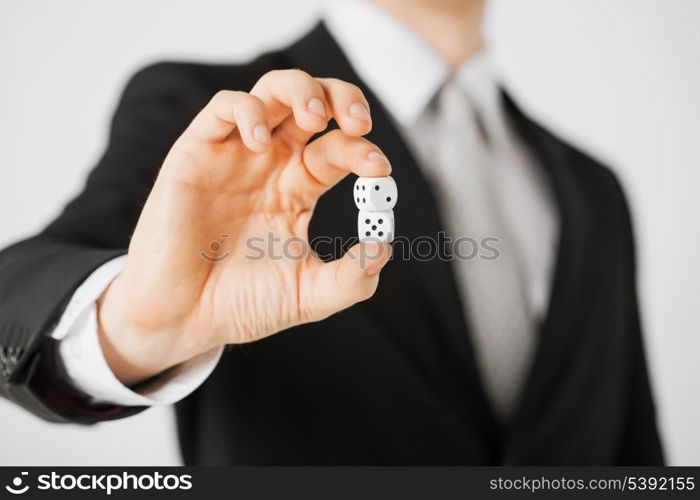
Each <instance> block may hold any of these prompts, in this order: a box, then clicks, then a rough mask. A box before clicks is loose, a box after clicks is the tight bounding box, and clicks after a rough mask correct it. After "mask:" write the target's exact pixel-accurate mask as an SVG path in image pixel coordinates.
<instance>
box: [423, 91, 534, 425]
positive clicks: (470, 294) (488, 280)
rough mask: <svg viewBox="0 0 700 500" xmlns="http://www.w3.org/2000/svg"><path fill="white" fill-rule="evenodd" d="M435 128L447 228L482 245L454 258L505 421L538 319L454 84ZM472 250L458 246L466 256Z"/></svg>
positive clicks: (486, 163)
mask: <svg viewBox="0 0 700 500" xmlns="http://www.w3.org/2000/svg"><path fill="white" fill-rule="evenodd" d="M435 125H436V126H437V127H438V128H439V131H440V135H439V137H440V139H439V140H438V143H437V144H435V146H436V148H435V149H434V151H435V158H434V160H435V161H434V162H433V165H434V167H435V168H437V169H440V170H442V171H441V172H439V174H440V175H433V176H432V177H433V182H434V185H435V186H434V187H435V188H436V191H437V194H438V203H439V206H440V209H441V212H442V214H443V217H444V219H445V223H446V225H447V227H446V229H447V231H448V234H449V235H450V236H452V237H453V238H455V239H457V238H460V237H468V238H471V239H473V240H475V241H477V242H479V250H480V251H479V254H478V256H477V257H472V258H470V259H463V258H461V259H460V258H458V259H455V261H454V269H455V272H456V277H457V282H458V286H459V288H460V291H461V293H462V297H463V300H464V303H465V310H466V313H467V316H468V321H469V325H470V332H471V335H472V343H473V345H474V351H475V355H476V359H477V363H478V365H479V368H480V373H481V375H482V380H483V383H484V386H485V389H486V391H487V394H488V395H489V397H490V399H491V401H492V404H493V407H494V409H495V411H496V413H497V415H499V416H500V417H501V418H502V419H504V420H505V419H507V418H508V417H509V416H510V415H511V413H512V411H513V409H514V406H515V405H516V404H517V402H518V398H519V396H520V391H521V388H522V386H523V384H524V382H525V378H526V376H527V371H528V369H529V366H530V362H531V359H532V354H533V350H534V345H535V339H534V327H533V320H532V317H531V313H530V311H529V308H528V307H527V302H526V297H525V294H524V286H523V278H522V275H521V272H520V269H519V267H518V260H517V258H516V255H515V248H514V246H513V245H512V244H511V242H510V238H509V235H508V231H507V228H506V225H505V224H504V221H503V217H502V216H501V214H500V213H499V205H498V203H497V202H496V198H495V197H494V192H493V189H492V184H491V182H490V177H491V176H490V172H489V168H490V167H491V166H492V165H493V163H492V162H493V159H492V157H491V154H490V152H489V148H488V144H487V142H486V141H485V139H484V137H483V136H482V135H481V131H480V128H479V123H478V119H477V114H476V112H475V110H474V108H473V106H472V104H471V102H470V99H469V96H468V95H467V94H466V93H465V92H464V90H463V89H462V88H461V87H460V85H459V83H458V82H457V81H456V80H455V79H454V78H453V79H451V80H449V81H448V82H447V84H446V85H445V86H444V87H443V88H442V90H441V91H440V93H439V95H438V99H437V116H436V123H435ZM486 238H498V241H497V242H495V243H494V241H493V240H490V241H491V243H489V244H488V246H490V247H495V248H497V251H498V257H497V258H493V257H494V252H491V251H489V250H486V251H484V249H483V247H482V244H483V243H485V242H486V241H488V240H485V239H486ZM470 241H471V240H470ZM472 247H473V246H472V245H470V244H463V245H460V248H461V249H462V254H463V256H465V255H464V254H469V253H470V250H472ZM489 257H490V258H489Z"/></svg>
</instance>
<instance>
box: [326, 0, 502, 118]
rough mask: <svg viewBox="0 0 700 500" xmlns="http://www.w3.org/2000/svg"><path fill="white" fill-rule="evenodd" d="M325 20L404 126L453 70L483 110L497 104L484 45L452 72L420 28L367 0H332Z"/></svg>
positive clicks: (343, 48) (381, 98) (496, 91)
mask: <svg viewBox="0 0 700 500" xmlns="http://www.w3.org/2000/svg"><path fill="white" fill-rule="evenodd" d="M325 22H326V25H327V26H328V29H329V31H330V32H331V34H332V35H333V37H334V38H335V39H336V41H337V42H338V44H339V45H340V47H341V49H342V50H343V52H344V53H345V55H346V57H347V58H348V60H349V61H350V63H351V64H352V66H353V68H354V69H355V71H356V72H357V74H358V75H359V76H360V78H362V80H363V81H364V82H365V83H366V84H367V85H368V86H369V88H370V89H372V91H373V92H374V94H375V95H376V96H377V97H378V98H379V100H380V101H381V102H382V104H384V106H385V107H386V108H387V110H388V111H389V112H390V113H391V115H392V116H393V117H394V119H395V120H396V121H397V122H398V123H399V125H401V126H404V127H407V126H410V125H411V124H413V123H415V121H416V120H417V118H418V117H419V116H420V115H421V113H423V111H424V110H425V109H426V107H427V106H428V103H429V102H430V100H431V99H432V98H433V96H435V94H436V93H437V92H438V91H439V90H440V88H441V86H442V85H443V84H444V83H445V81H447V79H448V78H450V76H452V75H454V77H456V78H457V80H458V81H459V82H460V85H462V87H463V88H464V90H465V91H466V92H467V94H468V95H469V96H470V98H472V101H473V104H474V106H475V107H476V109H477V112H478V113H479V114H480V115H481V114H486V115H489V114H492V113H493V112H494V111H495V107H497V106H498V89H497V86H496V85H495V82H494V81H493V79H492V77H491V71H490V68H489V65H488V62H487V58H486V56H485V53H484V51H483V50H482V51H480V52H479V53H477V54H475V55H473V56H472V57H470V58H469V59H468V60H467V61H465V63H464V64H462V65H461V66H460V67H459V68H457V70H456V71H453V70H452V69H451V68H450V67H449V65H448V64H447V63H446V62H445V61H444V59H443V58H442V57H441V56H440V54H439V53H438V52H437V51H436V50H435V49H434V48H433V47H432V46H431V45H430V44H429V43H428V42H427V41H426V40H424V39H423V38H422V37H421V36H420V35H419V34H418V33H416V32H415V31H413V30H412V29H411V28H410V27H409V26H408V25H406V24H404V23H403V22H401V21H400V20H398V19H396V18H394V17H393V16H391V14H389V13H388V12H386V11H385V10H384V9H382V8H380V7H378V6H376V5H374V4H373V3H372V2H370V1H367V0H337V1H335V2H332V3H331V5H330V6H329V7H328V8H327V9H326V12H325Z"/></svg>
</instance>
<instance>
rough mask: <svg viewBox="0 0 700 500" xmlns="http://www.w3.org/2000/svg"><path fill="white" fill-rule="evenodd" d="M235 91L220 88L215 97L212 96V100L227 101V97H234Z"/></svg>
mask: <svg viewBox="0 0 700 500" xmlns="http://www.w3.org/2000/svg"><path fill="white" fill-rule="evenodd" d="M232 94H233V91H232V90H219V91H218V92H217V93H216V94H214V97H212V99H211V100H212V101H217V102H218V101H225V100H226V99H230V98H231V97H232Z"/></svg>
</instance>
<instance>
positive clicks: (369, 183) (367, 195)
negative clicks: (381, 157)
mask: <svg viewBox="0 0 700 500" xmlns="http://www.w3.org/2000/svg"><path fill="white" fill-rule="evenodd" d="M352 193H353V198H354V199H355V205H356V206H357V208H358V209H360V210H369V211H371V212H378V211H384V210H392V209H393V208H394V206H395V205H396V199H397V198H398V196H399V193H398V190H397V189H396V182H394V179H392V178H391V177H358V178H357V180H356V181H355V186H354V187H353V192H352Z"/></svg>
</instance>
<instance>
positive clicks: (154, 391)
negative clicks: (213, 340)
mask: <svg viewBox="0 0 700 500" xmlns="http://www.w3.org/2000/svg"><path fill="white" fill-rule="evenodd" d="M126 258H127V256H126V255H123V256H121V257H117V258H116V259H113V260H110V261H109V262H107V263H105V264H103V265H102V266H100V267H99V268H97V269H96V270H95V271H94V272H93V273H92V274H91V275H90V276H89V277H88V279H87V280H85V282H83V284H82V285H80V287H79V288H78V289H77V290H76V291H75V293H74V294H73V297H72V298H71V300H70V302H69V303H68V306H67V307H66V310H65V311H64V313H63V315H62V316H61V319H60V320H59V322H58V324H57V325H56V328H55V329H54V330H53V332H51V337H53V338H54V339H57V340H58V341H59V342H58V354H59V357H60V359H61V361H62V363H63V366H64V368H65V370H66V374H67V377H68V382H69V383H70V384H71V385H72V386H73V387H75V388H76V389H78V390H79V391H81V392H82V393H84V394H86V395H87V396H88V397H90V399H91V400H92V401H93V402H95V403H107V404H114V405H121V406H153V405H165V404H171V403H175V402H177V401H179V400H181V399H183V398H184V397H186V396H187V395H189V394H190V393H192V392H193V391H194V390H195V389H197V387H199V386H200V385H201V384H202V383H203V382H204V381H205V380H206V379H207V377H209V375H210V374H211V372H212V371H213V370H214V368H215V367H216V365H217V364H218V362H219V359H220V358H221V353H222V352H223V349H222V348H215V349H212V350H211V351H208V352H206V353H204V354H201V355H199V356H196V357H194V358H192V359H190V360H188V361H186V362H184V363H181V364H179V365H177V366H174V367H172V368H170V369H169V370H166V371H165V372H163V373H161V374H160V375H158V376H156V377H154V378H153V379H150V380H149V381H148V382H147V383H145V384H139V386H138V390H134V389H131V388H129V387H126V386H125V385H124V384H122V383H121V382H119V380H118V379H117V377H116V376H115V375H114V373H112V370H111V369H110V368H109V365H108V364H107V361H106V360H105V358H104V354H103V353H102V348H101V347H100V341H99V338H98V333H97V307H96V301H97V299H98V298H99V297H100V295H102V293H103V292H104V291H105V290H106V289H107V287H108V286H109V284H110V283H111V282H112V280H113V279H114V278H115V277H116V276H117V275H118V274H119V273H120V272H121V270H122V269H123V268H124V266H125V265H126Z"/></svg>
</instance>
